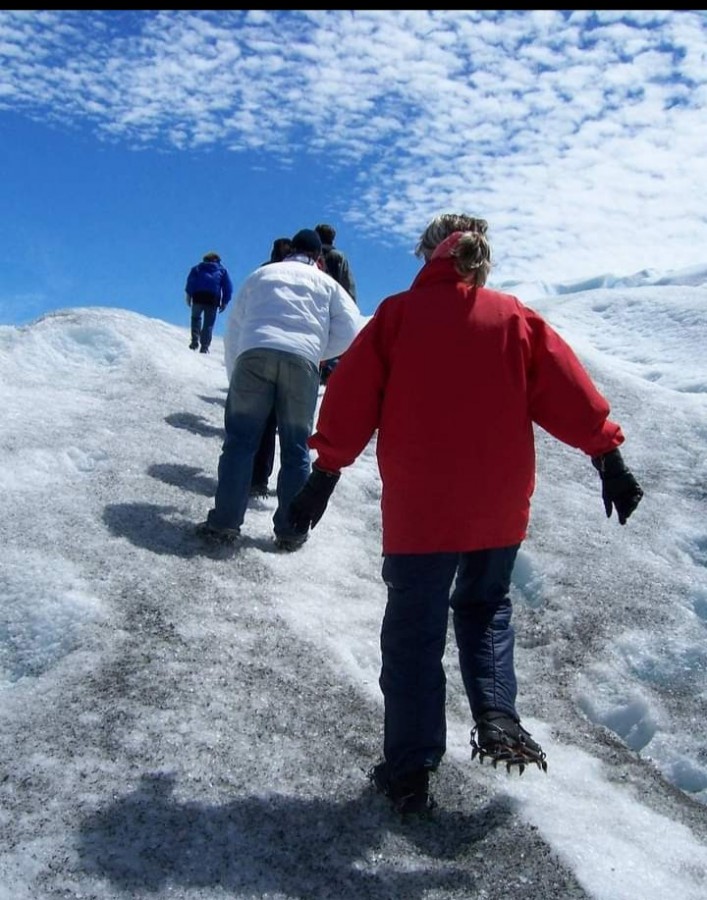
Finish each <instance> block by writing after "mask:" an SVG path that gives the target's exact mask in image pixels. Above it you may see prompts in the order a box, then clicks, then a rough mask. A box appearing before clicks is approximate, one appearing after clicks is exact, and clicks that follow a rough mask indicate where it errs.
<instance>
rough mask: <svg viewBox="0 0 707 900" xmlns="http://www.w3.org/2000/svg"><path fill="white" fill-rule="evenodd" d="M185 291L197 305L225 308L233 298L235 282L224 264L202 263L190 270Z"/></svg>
mask: <svg viewBox="0 0 707 900" xmlns="http://www.w3.org/2000/svg"><path fill="white" fill-rule="evenodd" d="M184 290H185V292H186V293H187V294H188V295H189V296H190V297H191V298H192V300H194V301H195V302H197V303H207V304H209V303H210V304H213V305H214V306H222V307H224V306H227V305H228V303H229V301H230V299H231V297H232V296H233V282H232V281H231V276H230V275H229V274H228V270H227V269H226V267H225V266H224V265H222V263H220V262H200V263H197V265H195V266H194V267H193V268H192V269H191V270H190V272H189V275H188V276H187V283H186V285H185V286H184ZM210 298H211V299H210Z"/></svg>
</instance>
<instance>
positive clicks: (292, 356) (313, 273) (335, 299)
mask: <svg viewBox="0 0 707 900" xmlns="http://www.w3.org/2000/svg"><path fill="white" fill-rule="evenodd" d="M292 251H293V252H292V254H291V255H290V256H289V257H288V258H287V259H286V260H284V261H282V262H278V263H276V264H274V265H263V266H260V267H258V268H257V269H256V270H255V271H254V272H253V273H252V274H251V275H249V276H248V278H246V280H245V282H244V283H243V285H242V286H241V288H240V290H239V291H238V296H237V298H236V301H235V303H234V304H233V310H232V313H231V316H230V319H229V322H228V326H227V330H226V335H225V338H224V345H225V355H226V366H227V369H228V371H229V372H231V373H232V374H231V378H230V383H229V388H228V396H227V398H226V410H225V415H224V426H225V432H226V438H225V440H224V443H223V447H222V450H221V458H220V460H219V465H218V476H219V477H218V486H217V489H216V495H215V497H214V507H213V509H211V510H210V511H209V513H208V516H207V520H206V522H204V523H202V524H201V525H200V526H198V528H197V531H198V533H199V534H201V535H203V536H204V537H207V538H209V539H216V540H222V539H226V540H236V539H237V538H238V536H239V535H240V528H241V525H242V523H243V520H244V517H245V512H246V506H247V503H248V496H249V489H250V484H251V479H252V474H253V463H254V457H255V454H256V452H257V449H258V445H259V442H260V440H261V436H262V434H263V432H264V429H265V427H266V424H267V422H268V421H269V420H270V418H271V416H272V414H273V413H274V414H275V418H276V421H277V428H278V432H279V435H280V472H279V475H278V479H277V501H278V502H277V509H276V510H275V514H274V516H273V528H274V533H275V541H276V545H277V547H278V548H279V549H282V550H297V549H298V548H299V547H301V546H302V544H303V543H304V541H305V540H306V538H307V536H306V535H301V534H295V533H293V531H292V528H291V527H290V525H289V522H288V519H287V510H288V507H289V503H290V501H291V499H292V497H293V496H294V495H295V493H297V491H298V490H299V489H300V488H301V487H302V485H303V484H304V482H305V481H306V480H307V476H308V475H309V472H310V468H311V463H310V458H309V450H308V448H307V439H308V438H309V436H310V435H311V433H312V425H313V422H314V413H315V410H316V405H317V397H318V390H319V361H320V359H321V358H322V356H323V354H324V353H326V352H329V353H336V354H340V353H343V352H344V350H346V349H347V348H348V346H349V344H350V343H351V342H352V341H353V339H354V338H355V336H356V334H357V333H358V331H359V329H360V327H361V325H362V324H363V322H362V320H361V317H360V314H359V312H358V309H357V307H356V304H355V303H354V302H353V300H352V299H351V297H350V296H349V295H348V294H347V293H346V291H345V290H344V289H343V288H342V287H341V286H340V285H339V284H337V283H336V282H335V281H334V280H333V279H332V278H330V277H329V276H328V275H326V274H325V273H324V272H322V271H320V270H319V269H318V268H317V265H316V261H317V259H318V258H319V256H320V254H321V241H320V240H319V237H318V235H317V234H316V232H314V231H309V230H307V229H303V230H302V231H300V232H298V233H297V234H296V235H295V236H294V237H293V239H292Z"/></svg>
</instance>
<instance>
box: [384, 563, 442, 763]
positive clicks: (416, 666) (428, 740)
mask: <svg viewBox="0 0 707 900" xmlns="http://www.w3.org/2000/svg"><path fill="white" fill-rule="evenodd" d="M457 560H458V554H457V553H426V554H397V553H395V554H389V555H388V556H386V557H385V558H384V561H383V580H384V581H385V583H386V585H387V587H388V601H387V604H386V609H385V614H384V616H383V624H382V627H381V657H382V666H381V673H380V678H379V684H380V688H381V691H382V692H383V700H384V705H385V719H384V737H383V752H384V755H385V759H386V762H387V763H388V766H389V768H390V771H391V773H392V774H393V776H394V777H400V776H401V775H405V774H407V773H409V772H413V771H415V770H417V769H421V768H428V769H435V768H436V767H437V766H438V765H439V762H440V760H441V759H442V757H443V756H444V753H445V751H446V741H447V722H446V711H445V702H446V683H447V680H446V676H445V673H444V667H443V664H442V657H443V656H444V648H445V643H446V638H447V626H448V621H449V595H450V591H451V587H452V582H453V580H454V575H455V572H456V568H457Z"/></svg>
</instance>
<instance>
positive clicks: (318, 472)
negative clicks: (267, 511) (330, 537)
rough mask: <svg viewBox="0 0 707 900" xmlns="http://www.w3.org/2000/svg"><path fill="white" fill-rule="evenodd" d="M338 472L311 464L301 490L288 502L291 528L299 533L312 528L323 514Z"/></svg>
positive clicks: (338, 476) (337, 478) (338, 475)
mask: <svg viewBox="0 0 707 900" xmlns="http://www.w3.org/2000/svg"><path fill="white" fill-rule="evenodd" d="M340 477H341V473H340V472H325V471H324V469H319V468H317V466H316V464H315V465H313V466H312V472H311V474H310V476H309V478H308V479H307V480H306V481H305V483H304V487H303V488H302V490H301V491H300V492H299V493H298V494H296V495H295V496H294V498H293V499H292V502H291V503H290V509H289V513H288V516H289V520H290V525H291V526H292V528H293V529H294V530H295V531H297V532H299V533H300V534H306V533H307V531H308V530H309V529H310V528H314V526H315V525H316V524H317V522H318V521H319V520H320V519H321V517H322V516H323V515H324V510H325V509H326V508H327V504H328V503H329V497H331V495H332V493H333V491H334V488H335V487H336V482H337V481H338V480H339V478H340Z"/></svg>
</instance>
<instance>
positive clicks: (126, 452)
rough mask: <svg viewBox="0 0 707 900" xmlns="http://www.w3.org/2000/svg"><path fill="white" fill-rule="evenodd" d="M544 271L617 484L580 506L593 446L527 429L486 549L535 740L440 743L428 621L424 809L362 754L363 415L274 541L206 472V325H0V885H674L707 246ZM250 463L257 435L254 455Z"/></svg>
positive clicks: (261, 510) (551, 892)
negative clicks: (434, 760) (432, 736)
mask: <svg viewBox="0 0 707 900" xmlns="http://www.w3.org/2000/svg"><path fill="white" fill-rule="evenodd" d="M588 282H590V283H591V285H592V287H591V289H585V290H581V291H577V290H570V288H569V286H568V285H561V284H557V285H554V286H553V291H552V292H549V293H548V294H547V295H546V296H544V297H542V298H538V300H537V301H536V302H535V303H534V304H533V305H534V306H535V307H536V308H537V309H538V311H539V312H541V313H543V314H544V315H545V316H546V317H547V318H548V320H549V321H550V322H551V324H553V325H554V326H555V327H556V328H557V329H558V330H559V331H560V333H561V334H562V335H563V336H564V337H565V338H566V339H567V340H569V341H570V343H571V344H572V345H573V346H574V347H575V349H576V350H577V352H578V354H579V356H580V358H581V359H582V361H583V362H584V364H585V365H586V366H587V367H588V368H589V371H590V373H591V374H592V376H593V378H594V379H595V381H596V383H597V385H598V386H599V387H600V389H601V390H602V391H603V393H604V394H605V395H606V396H607V398H608V399H609V401H610V403H611V407H612V418H613V419H614V421H617V422H619V423H620V424H621V426H622V429H623V430H624V432H625V434H626V443H625V444H624V445H623V447H622V452H623V455H624V458H625V459H626V461H627V463H628V464H629V465H630V467H631V468H632V470H633V471H634V473H635V475H636V477H637V478H638V479H639V481H640V483H641V485H642V486H643V488H644V490H645V496H644V499H643V501H642V502H641V504H640V506H639V507H638V509H637V510H636V512H635V513H634V515H633V516H632V517H631V519H630V520H629V522H628V523H627V524H626V525H625V526H623V527H622V526H620V525H619V524H618V522H617V521H616V518H615V517H614V516H612V518H611V519H607V518H606V515H605V512H604V505H603V503H602V500H601V489H600V482H599V478H598V476H597V473H596V472H595V471H594V468H593V466H592V465H591V462H590V460H589V459H588V458H587V457H586V456H584V454H582V453H580V452H579V451H577V450H575V449H573V448H570V447H567V446H565V445H563V444H560V443H558V442H557V441H556V440H554V439H552V438H550V437H549V436H548V435H547V434H546V433H545V432H543V431H542V430H540V429H538V430H537V433H536V434H537V450H538V479H537V488H536V493H535V496H534V498H533V511H532V517H531V525H530V530H529V533H528V538H527V540H526V541H525V542H524V543H523V546H522V547H521V551H520V553H519V556H518V559H517V563H516V566H515V568H514V573H513V580H512V587H511V596H512V599H513V606H514V623H515V626H516V634H517V642H516V661H517V674H518V682H519V695H518V709H519V712H520V714H521V716H522V718H523V722H524V724H525V725H526V727H527V728H528V729H529V730H530V732H531V733H532V735H533V737H534V738H535V739H537V740H539V741H540V743H541V744H542V746H543V748H544V750H545V751H546V753H547V762H548V770H547V773H545V772H542V771H540V770H539V769H537V768H535V767H531V768H529V769H527V770H526V772H525V773H524V774H523V776H522V777H517V776H516V775H513V776H509V775H508V774H507V773H506V771H505V770H503V769H498V770H494V769H493V768H492V767H491V766H490V765H488V763H485V764H484V765H479V764H478V761H476V760H475V761H473V762H472V760H471V758H470V757H471V754H470V746H469V732H470V727H471V720H470V715H469V709H468V704H467V702H466V698H465V696H464V692H463V688H462V684H461V678H460V675H459V670H458V665H457V661H456V649H455V643H454V638H453V633H452V632H451V631H450V635H449V641H448V646H447V654H446V658H445V664H446V668H447V674H448V685H447V713H448V745H447V754H446V756H445V758H444V760H443V762H442V764H441V765H440V767H439V769H438V771H437V772H436V773H435V774H434V775H433V776H432V792H433V794H434V797H435V799H436V801H437V804H438V805H437V809H436V811H435V813H434V815H433V818H432V820H431V821H429V822H427V821H421V822H417V821H415V822H402V821H401V820H400V817H398V816H396V815H394V814H393V813H392V811H391V809H390V807H389V805H388V803H387V802H386V801H385V800H384V799H383V798H381V797H380V796H379V795H376V794H375V793H374V792H373V791H372V789H371V788H370V786H369V783H368V780H367V778H366V773H367V771H368V770H369V769H370V767H371V766H372V765H374V764H375V763H376V762H378V760H379V759H380V755H381V747H382V724H383V709H382V705H383V704H382V699H381V695H380V690H379V687H378V674H379V671H380V652H379V643H378V640H379V630H380V623H381V618H382V615H383V610H384V607H385V585H384V584H383V582H382V580H381V535H380V479H379V475H378V470H377V467H376V457H375V442H374V441H373V442H371V444H370V446H369V447H367V448H366V450H365V451H364V452H363V453H362V454H361V456H360V457H359V459H358V460H357V461H356V462H355V463H354V464H353V465H352V466H350V467H348V468H347V469H345V470H344V471H343V473H342V476H341V479H340V481H339V483H338V485H337V488H336V491H335V492H334V494H333V496H332V498H331V501H330V503H329V507H328V509H327V511H326V514H325V516H324V517H323V519H322V521H321V522H320V523H319V524H318V525H317V527H316V530H315V531H313V532H312V534H311V536H310V539H309V541H308V542H307V543H306V544H305V546H304V547H303V548H302V549H301V550H300V551H299V552H297V553H294V554H282V553H279V552H277V551H276V550H275V547H274V543H273V530H272V529H273V523H272V516H273V513H274V510H275V498H274V497H272V496H271V497H268V498H265V499H254V500H252V501H251V503H250V505H249V508H248V511H247V514H246V519H245V522H244V526H243V530H242V532H243V537H242V540H241V542H240V543H239V545H238V546H237V548H236V549H235V551H234V552H233V553H230V552H223V551H220V550H218V549H214V548H212V547H211V546H209V545H208V544H206V545H205V544H204V543H203V542H202V541H201V540H200V539H198V538H197V537H196V535H195V534H194V526H195V525H196V523H198V522H200V521H203V519H204V518H205V515H206V512H207V511H208V509H209V508H210V506H211V504H212V500H213V495H214V491H215V489H216V470H217V464H218V457H219V452H220V449H221V443H222V440H223V411H224V402H225V397H226V370H225V365H224V359H223V342H222V341H221V339H220V338H217V339H216V341H215V342H214V345H213V346H212V353H211V354H210V355H208V356H201V355H200V354H194V353H191V352H190V350H189V349H188V347H187V344H188V339H189V333H188V329H187V328H186V326H178V325H172V324H170V323H167V322H165V321H163V320H162V319H159V318H148V317H146V316H144V315H141V314H139V313H136V312H133V311H130V310H125V309H121V308H109V307H98V306H92V307H86V308H63V309H57V310H56V311H54V312H52V313H49V314H47V315H45V316H43V317H41V318H39V319H37V320H35V321H33V322H31V323H29V324H28V325H22V326H12V325H1V326H0V408H1V409H2V428H1V429H0V489H1V491H2V503H1V504H0V548H2V549H0V900H59V898H61V900H79V898H83V900H86V898H89V897H90V898H92V900H127V898H130V900H224V898H226V897H227V898H229V900H391V898H395V900H433V898H434V900H471V898H474V900H528V898H537V900H636V898H641V900H665V898H666V897H679V898H681V900H704V898H705V897H706V896H707V815H705V809H706V807H707V743H706V741H707V738H706V732H705V727H704V722H705V720H706V718H707V642H706V640H705V638H706V632H707V525H706V522H707V492H706V490H705V484H707V461H706V459H705V438H706V436H707V402H706V401H707V361H706V360H705V352H704V351H705V346H707V265H703V266H702V267H701V268H699V267H692V268H691V269H690V270H689V271H685V272H683V273H682V274H681V275H680V276H679V277H677V278H670V277H666V276H661V277H656V278H655V280H654V283H647V282H646V283H643V284H627V283H626V282H624V281H622V280H621V279H620V278H618V277H616V276H612V277H611V278H609V279H604V280H602V279H601V278H598V277H597V278H590V279H588ZM277 465H278V463H276V468H277Z"/></svg>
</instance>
